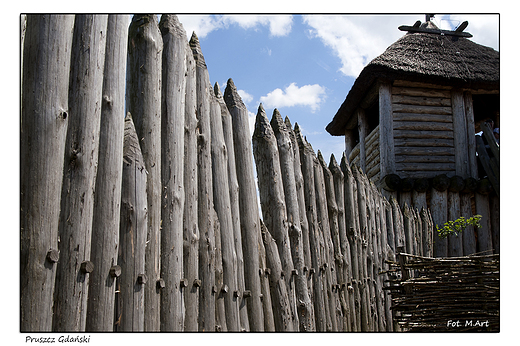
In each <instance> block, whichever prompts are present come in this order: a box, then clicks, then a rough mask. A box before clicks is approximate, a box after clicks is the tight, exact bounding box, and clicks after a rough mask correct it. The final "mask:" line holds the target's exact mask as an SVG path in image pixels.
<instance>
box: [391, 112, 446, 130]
mask: <svg viewBox="0 0 520 346" xmlns="http://www.w3.org/2000/svg"><path fill="white" fill-rule="evenodd" d="M393 115H394V120H395V121H400V122H402V123H405V122H415V123H416V124H417V125H416V126H420V123H421V122H427V123H430V124H432V125H433V126H435V127H438V126H450V125H449V124H451V123H452V122H453V116H451V115H446V114H427V113H397V112H394V114H393ZM442 124H444V125H442ZM424 126H425V127H427V126H428V125H426V124H425V125H424ZM450 127H451V129H453V125H451V126H450ZM431 129H432V130H433V129H434V127H432V128H431Z"/></svg>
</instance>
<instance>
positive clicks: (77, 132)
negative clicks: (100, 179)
mask: <svg viewBox="0 0 520 346" xmlns="http://www.w3.org/2000/svg"><path fill="white" fill-rule="evenodd" d="M107 20H108V16H107V15H77V16H76V20H75V23H74V38H73V42H72V56H71V61H72V63H71V64H72V65H71V76H70V85H69V107H70V108H69V117H70V119H69V126H68V129H67V140H66V143H65V165H64V167H63V185H62V191H61V212H60V224H59V229H58V232H59V237H60V239H61V242H60V243H59V251H60V253H61V256H62V258H63V259H64V260H63V261H62V263H61V265H60V266H58V271H57V273H56V290H55V291H54V297H55V300H54V317H53V330H55V331H84V330H85V325H86V317H87V314H86V312H87V298H88V287H89V278H90V275H89V274H90V273H91V272H92V271H93V270H94V264H93V263H92V262H91V261H90V249H91V238H92V219H93V212H94V192H95V182H96V174H97V167H98V154H99V129H100V119H101V103H102V87H103V68H104V65H105V44H106V29H107ZM89 46H90V47H91V48H90V49H89V50H85V47H89Z"/></svg>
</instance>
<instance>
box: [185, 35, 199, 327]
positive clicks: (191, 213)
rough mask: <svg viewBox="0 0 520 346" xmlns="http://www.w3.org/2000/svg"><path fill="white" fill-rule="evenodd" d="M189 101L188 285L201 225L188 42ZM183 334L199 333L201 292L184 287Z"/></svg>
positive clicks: (192, 65)
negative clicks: (199, 220) (185, 332)
mask: <svg viewBox="0 0 520 346" xmlns="http://www.w3.org/2000/svg"><path fill="white" fill-rule="evenodd" d="M185 45H186V68H187V71H186V98H185V102H186V103H185V118H184V192H185V198H184V222H183V241H184V246H183V256H184V261H183V269H184V279H185V282H190V283H191V282H194V281H195V280H197V279H198V278H199V237H200V235H199V223H198V204H197V176H198V167H197V91H196V79H197V78H196V71H195V60H194V59H193V53H192V52H191V48H190V46H189V43H188V42H186V43H185ZM184 303H185V308H186V313H185V316H184V331H189V332H196V331H198V330H199V328H198V317H199V290H198V289H197V287H195V286H193V285H189V286H185V287H184Z"/></svg>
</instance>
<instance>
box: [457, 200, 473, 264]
mask: <svg viewBox="0 0 520 346" xmlns="http://www.w3.org/2000/svg"><path fill="white" fill-rule="evenodd" d="M471 209H472V207H471V193H461V195H460V211H461V216H464V217H465V218H470V217H472V216H473V211H472V210H471ZM461 235H462V254H463V255H464V256H468V255H471V254H474V253H476V252H477V236H476V234H475V226H468V227H466V228H465V229H464V230H463V231H462V234H461Z"/></svg>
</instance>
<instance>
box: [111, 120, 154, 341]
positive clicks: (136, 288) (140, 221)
mask: <svg viewBox="0 0 520 346" xmlns="http://www.w3.org/2000/svg"><path fill="white" fill-rule="evenodd" d="M146 186H147V169H146V165H145V162H144V158H143V154H142V152H141V147H140V145H139V139H138V137H137V133H136V131H135V126H134V123H133V120H132V116H131V114H130V113H128V114H127V116H126V119H125V132H124V147H123V173H122V186H121V217H120V228H119V240H120V247H119V256H118V264H119V266H120V267H121V276H120V277H119V278H118V279H117V282H118V291H119V293H118V297H119V299H118V300H117V308H116V322H115V327H116V330H117V331H123V332H131V331H132V332H142V331H144V328H145V325H144V323H145V290H144V287H145V286H146V285H149V283H147V281H148V280H147V279H148V278H147V274H146V269H145V257H146V255H145V244H146V237H147V232H148V201H147V198H148V197H147V193H146Z"/></svg>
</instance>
